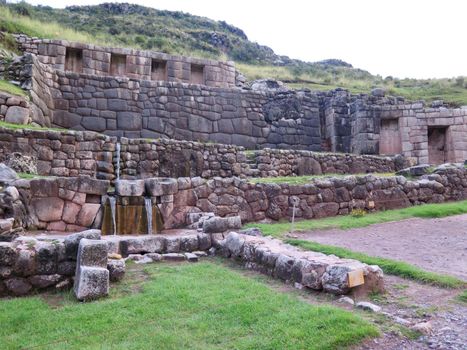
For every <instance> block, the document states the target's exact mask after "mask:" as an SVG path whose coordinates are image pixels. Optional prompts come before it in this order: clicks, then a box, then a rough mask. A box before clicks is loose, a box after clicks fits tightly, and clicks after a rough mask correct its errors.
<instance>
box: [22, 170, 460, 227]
mask: <svg viewBox="0 0 467 350" xmlns="http://www.w3.org/2000/svg"><path fill="white" fill-rule="evenodd" d="M145 182H146V187H148V183H151V184H153V183H163V186H162V185H161V186H159V187H161V191H162V192H160V191H159V190H158V192H157V193H158V194H157V196H159V198H153V200H154V203H158V206H159V210H160V212H161V214H162V217H163V219H164V227H165V228H166V229H168V228H176V227H186V226H187V225H190V224H192V222H189V220H190V219H189V217H190V215H191V214H196V213H214V214H215V215H217V216H221V217H225V216H237V215H238V216H240V217H241V219H242V222H243V223H245V222H253V221H261V220H264V219H268V220H280V219H290V218H291V217H292V210H293V205H294V203H295V206H296V212H295V217H296V218H297V219H301V218H303V219H311V218H322V217H327V216H335V215H345V214H349V213H350V212H351V210H352V209H355V208H358V209H367V210H369V211H373V210H386V209H394V208H403V207H408V206H411V205H419V204H423V203H441V202H446V201H452V200H463V199H467V169H465V168H464V166H463V165H458V166H453V165H449V166H448V165H443V166H440V167H438V168H436V169H435V171H434V173H432V174H429V175H423V176H422V177H420V178H418V179H417V180H408V179H406V178H405V177H403V176H392V177H378V176H375V175H364V176H354V175H349V176H344V177H327V178H317V179H312V180H310V181H309V182H308V183H306V184H302V185H291V184H287V183H283V184H273V183H252V182H249V181H248V180H246V179H240V178H238V177H229V178H220V177H216V178H213V179H210V180H206V179H202V178H201V177H193V178H190V177H180V178H178V179H166V180H161V179H156V180H155V179H147V180H146V181H145ZM13 185H14V186H16V188H17V189H18V190H19V191H20V193H21V196H22V198H24V201H25V204H26V206H27V207H28V215H29V216H30V218H31V220H26V221H27V222H28V223H29V226H31V225H33V226H34V227H37V228H40V229H46V230H48V231H65V230H68V231H79V230H83V229H86V228H89V227H91V226H92V227H95V228H99V227H100V226H101V221H102V217H103V212H102V210H103V208H102V207H101V203H104V198H105V197H103V196H105V195H106V194H107V191H108V189H109V181H106V180H95V179H91V178H88V177H75V178H60V177H59V178H49V179H33V180H16V181H15V183H13ZM142 186H143V188H144V182H143V183H142ZM159 187H157V188H159ZM151 193H152V192H151ZM151 195H153V194H151ZM188 214H190V215H188ZM31 223H32V224H31Z"/></svg>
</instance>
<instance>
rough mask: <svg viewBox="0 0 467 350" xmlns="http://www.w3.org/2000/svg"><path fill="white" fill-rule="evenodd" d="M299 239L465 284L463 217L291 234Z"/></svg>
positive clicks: (465, 224)
mask: <svg viewBox="0 0 467 350" xmlns="http://www.w3.org/2000/svg"><path fill="white" fill-rule="evenodd" d="M294 236H297V238H299V239H307V240H311V241H315V242H318V243H322V244H328V245H334V246H340V247H344V248H348V249H350V250H353V251H357V252H362V253H366V254H368V255H371V256H380V257H384V258H389V259H394V260H401V261H405V262H408V263H410V264H413V265H416V266H418V267H421V268H423V269H425V270H427V271H433V272H438V273H443V274H449V275H453V276H456V277H458V278H460V279H463V280H465V281H467V214H464V215H456V216H450V217H446V218H441V219H418V218H415V219H408V220H402V221H398V222H387V223H384V224H376V225H371V226H367V227H361V228H354V229H350V230H340V229H330V230H316V231H309V232H305V233H294Z"/></svg>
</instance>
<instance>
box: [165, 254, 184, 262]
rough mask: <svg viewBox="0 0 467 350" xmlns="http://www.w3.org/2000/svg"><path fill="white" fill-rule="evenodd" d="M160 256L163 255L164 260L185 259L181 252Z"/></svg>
mask: <svg viewBox="0 0 467 350" xmlns="http://www.w3.org/2000/svg"><path fill="white" fill-rule="evenodd" d="M162 257H163V259H164V260H167V261H184V260H186V256H185V254H181V253H167V254H162Z"/></svg>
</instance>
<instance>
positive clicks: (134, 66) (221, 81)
mask: <svg viewBox="0 0 467 350" xmlns="http://www.w3.org/2000/svg"><path fill="white" fill-rule="evenodd" d="M16 40H17V41H18V43H19V47H20V49H21V51H23V52H28V53H32V54H35V55H37V58H38V59H39V61H40V62H41V63H44V64H47V65H50V66H51V67H53V68H54V69H57V70H60V71H66V70H67V71H73V72H75V73H85V74H92V75H97V76H106V75H119V76H125V77H128V78H132V79H141V80H166V81H173V82H182V83H194V82H195V80H196V71H197V70H199V69H202V70H201V74H202V76H201V78H202V81H201V82H199V83H201V84H204V85H207V86H216V87H234V86H235V65H234V63H233V62H221V61H214V60H207V59H202V58H192V57H183V56H174V55H168V54H164V53H161V52H153V51H142V50H133V49H123V48H108V47H99V46H96V45H90V44H82V43H75V42H68V41H65V40H49V39H38V38H29V37H27V36H25V35H16ZM67 51H68V53H67ZM112 56H113V57H114V58H115V57H117V58H123V62H122V64H123V67H122V70H121V71H118V70H117V71H115V70H114V67H113V64H112V61H115V60H113V58H112Z"/></svg>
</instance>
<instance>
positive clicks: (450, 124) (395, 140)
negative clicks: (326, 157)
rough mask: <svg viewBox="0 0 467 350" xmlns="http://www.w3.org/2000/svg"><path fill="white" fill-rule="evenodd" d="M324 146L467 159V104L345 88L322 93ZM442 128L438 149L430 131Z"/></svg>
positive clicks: (426, 159) (420, 158)
mask: <svg viewBox="0 0 467 350" xmlns="http://www.w3.org/2000/svg"><path fill="white" fill-rule="evenodd" d="M321 103H322V106H323V108H322V110H321V115H320V117H321V133H322V136H323V140H324V142H323V144H324V145H325V147H324V149H329V150H331V151H333V152H351V153H358V154H378V153H379V154H402V155H404V156H405V157H407V158H412V159H413V163H431V164H439V163H445V162H460V161H463V160H465V159H467V107H462V108H449V107H448V106H446V105H444V104H443V102H442V101H435V102H433V103H432V104H431V105H430V106H427V105H426V104H425V103H424V102H423V101H420V102H415V103H412V102H410V101H405V100H404V99H403V98H400V97H392V96H388V97H386V96H384V92H382V91H381V89H375V91H374V93H373V94H371V95H364V94H360V95H352V94H350V93H349V92H348V91H346V90H341V89H340V90H336V91H332V92H327V93H321ZM434 129H436V130H440V131H442V133H443V135H444V136H443V140H442V143H440V144H438V145H437V146H438V149H436V150H435V152H431V154H430V148H431V149H432V150H433V148H435V147H436V146H432V145H431V144H432V143H433V139H432V135H431V131H432V130H434Z"/></svg>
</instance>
